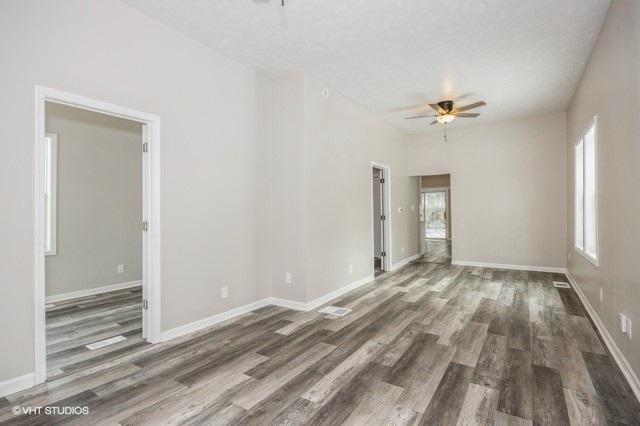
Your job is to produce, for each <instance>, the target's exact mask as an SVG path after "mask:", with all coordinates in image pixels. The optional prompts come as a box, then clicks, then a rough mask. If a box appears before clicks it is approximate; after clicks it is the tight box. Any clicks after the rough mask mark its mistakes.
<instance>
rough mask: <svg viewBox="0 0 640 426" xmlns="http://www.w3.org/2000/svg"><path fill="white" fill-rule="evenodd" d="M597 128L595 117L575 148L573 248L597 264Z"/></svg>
mask: <svg viewBox="0 0 640 426" xmlns="http://www.w3.org/2000/svg"><path fill="white" fill-rule="evenodd" d="M596 130H597V119H596V118H594V119H593V124H592V125H591V126H590V127H589V130H587V132H586V133H585V134H584V136H582V137H581V138H580V139H579V140H578V142H577V143H576V146H575V150H574V155H575V248H576V250H577V251H578V252H579V253H581V254H582V255H583V256H584V257H586V258H587V260H589V261H590V262H591V263H593V264H594V265H596V266H598V221H597V218H598V214H597V209H598V206H597V170H596V164H597V161H596Z"/></svg>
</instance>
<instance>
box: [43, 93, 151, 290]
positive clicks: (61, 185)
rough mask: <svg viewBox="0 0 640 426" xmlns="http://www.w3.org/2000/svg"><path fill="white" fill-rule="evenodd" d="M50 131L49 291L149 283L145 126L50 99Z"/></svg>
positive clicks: (47, 275)
mask: <svg viewBox="0 0 640 426" xmlns="http://www.w3.org/2000/svg"><path fill="white" fill-rule="evenodd" d="M46 131H47V132H50V133H55V134H57V135H58V214H57V219H58V220H57V222H58V229H57V231H58V232H57V233H58V238H57V254H56V255H54V256H47V257H46V258H45V271H46V272H45V282H46V285H45V288H46V294H47V296H50V295H58V294H63V293H70V292H74V291H80V290H88V289H92V288H96V287H102V286H106V285H112V284H118V283H125V282H131V281H139V280H142V231H141V228H140V224H141V222H142V150H141V144H142V127H141V125H140V124H138V123H135V122H132V121H127V120H122V119H120V118H115V117H111V116H108V115H103V114H97V113H95V112H89V111H84V110H81V109H77V108H71V107H67V106H62V105H58V104H49V103H47V106H46ZM120 264H122V265H124V273H123V274H117V265H120Z"/></svg>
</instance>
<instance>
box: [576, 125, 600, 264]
mask: <svg viewBox="0 0 640 426" xmlns="http://www.w3.org/2000/svg"><path fill="white" fill-rule="evenodd" d="M592 128H593V149H594V152H595V155H594V162H595V164H594V174H595V196H594V198H595V212H594V220H595V228H596V229H595V239H596V241H595V247H596V255H595V257H594V256H591V255H590V254H589V253H587V252H586V250H585V246H586V232H585V231H586V220H585V217H586V210H587V196H586V184H585V182H586V164H585V162H586V145H585V143H584V138H585V136H586V135H587V134H588V133H589V131H591V129H592ZM580 143H582V192H583V197H582V198H583V199H582V203H583V204H582V248H581V247H578V244H577V238H576V235H575V220H576V216H577V212H576V211H575V207H574V236H573V249H574V250H575V251H576V252H578V253H580V254H581V255H582V257H584V258H585V259H587V260H588V261H589V262H590V263H591V264H593V265H594V266H595V267H599V266H600V262H599V259H600V238H599V231H598V117H597V116H595V117H593V120H591V121H590V122H589V124H588V126H587V129H586V130H585V131H584V133H582V135H581V136H580V137H579V138H578V140H577V141H576V142H575V144H574V147H573V156H574V159H575V157H576V149H577V147H578V145H579V144H580ZM576 170H577V168H576V167H574V177H573V182H574V194H573V197H574V200H573V202H574V206H575V203H576V196H577V193H576V191H575V182H576V178H577V176H576V175H575V173H576Z"/></svg>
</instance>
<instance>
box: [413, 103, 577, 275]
mask: <svg viewBox="0 0 640 426" xmlns="http://www.w3.org/2000/svg"><path fill="white" fill-rule="evenodd" d="M448 139H449V141H448V142H443V141H442V133H441V131H434V132H431V133H429V134H428V135H426V136H419V137H414V138H412V139H411V140H410V142H409V145H408V159H409V174H410V175H434V174H445V173H450V174H451V209H452V210H453V211H455V212H456V213H455V218H454V219H453V221H452V227H453V229H452V236H453V240H452V250H453V260H454V261H456V260H457V261H467V262H487V263H500V264H510V265H528V266H537V267H560V268H562V267H564V266H565V264H566V262H565V254H564V250H563V247H565V238H566V218H565V215H564V209H565V205H566V188H565V185H564V182H565V176H566V149H565V140H566V116H565V114H564V113H559V114H554V115H549V116H543V117H532V118H524V119H519V120H510V121H504V122H498V123H491V124H482V125H471V126H466V127H460V128H452V129H449V131H448Z"/></svg>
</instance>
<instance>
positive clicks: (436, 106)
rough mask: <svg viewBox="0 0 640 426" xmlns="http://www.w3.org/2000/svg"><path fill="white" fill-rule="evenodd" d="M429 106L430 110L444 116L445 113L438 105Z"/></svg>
mask: <svg viewBox="0 0 640 426" xmlns="http://www.w3.org/2000/svg"><path fill="white" fill-rule="evenodd" d="M429 106H430V107H431V108H433V110H434V111H435V112H437V113H438V114H444V113H445V111H444V110H443V109H442V108H440V105H438V104H429Z"/></svg>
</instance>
